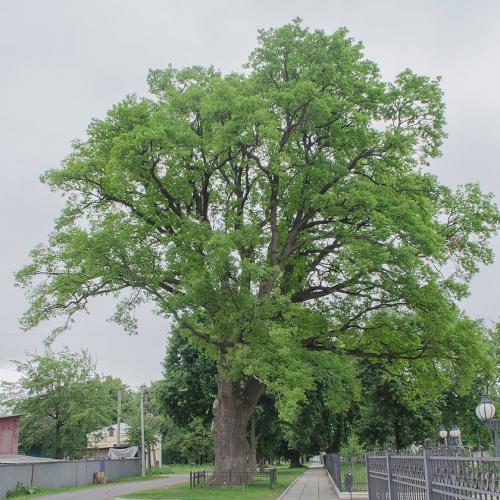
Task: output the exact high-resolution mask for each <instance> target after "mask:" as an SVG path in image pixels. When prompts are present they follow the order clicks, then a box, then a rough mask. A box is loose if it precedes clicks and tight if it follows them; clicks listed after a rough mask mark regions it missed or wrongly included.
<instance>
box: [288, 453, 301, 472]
mask: <svg viewBox="0 0 500 500" xmlns="http://www.w3.org/2000/svg"><path fill="white" fill-rule="evenodd" d="M290 467H291V468H293V467H302V464H301V463H300V453H299V452H298V451H297V450H291V451H290Z"/></svg>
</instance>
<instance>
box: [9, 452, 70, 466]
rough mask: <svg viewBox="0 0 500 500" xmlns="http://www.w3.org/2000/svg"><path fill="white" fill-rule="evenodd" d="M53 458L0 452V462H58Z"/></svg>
mask: <svg viewBox="0 0 500 500" xmlns="http://www.w3.org/2000/svg"><path fill="white" fill-rule="evenodd" d="M60 461H61V460H57V459H55V458H45V457H30V456H28V455H18V454H17V453H12V454H8V455H4V454H0V464H34V463H39V462H60Z"/></svg>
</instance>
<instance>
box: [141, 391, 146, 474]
mask: <svg viewBox="0 0 500 500" xmlns="http://www.w3.org/2000/svg"><path fill="white" fill-rule="evenodd" d="M145 389H146V387H145V385H144V384H142V385H141V467H142V477H146V454H145V451H146V450H145V444H144V390H145Z"/></svg>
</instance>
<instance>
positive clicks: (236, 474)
mask: <svg viewBox="0 0 500 500" xmlns="http://www.w3.org/2000/svg"><path fill="white" fill-rule="evenodd" d="M277 480H278V474H277V472H276V469H275V468H271V469H264V470H255V471H250V470H246V471H234V470H227V471H222V472H221V471H218V472H215V471H206V470H200V471H191V472H190V473H189V486H190V488H200V487H202V486H210V485H219V486H224V485H236V486H237V485H245V486H249V485H253V486H267V487H268V488H274V485H275V484H276V481H277Z"/></svg>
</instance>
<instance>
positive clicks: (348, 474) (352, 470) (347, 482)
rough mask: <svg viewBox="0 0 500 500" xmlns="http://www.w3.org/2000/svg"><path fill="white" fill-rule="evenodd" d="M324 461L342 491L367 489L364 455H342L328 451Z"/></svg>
mask: <svg viewBox="0 0 500 500" xmlns="http://www.w3.org/2000/svg"><path fill="white" fill-rule="evenodd" d="M323 462H324V465H325V468H326V469H327V471H328V473H329V474H330V477H331V478H332V480H333V482H334V483H335V484H336V486H337V488H338V489H339V490H340V491H347V492H352V491H367V487H368V484H367V479H366V461H365V457H364V456H363V455H360V456H358V457H349V458H346V457H342V456H340V455H338V454H336V453H327V454H326V455H324V456H323Z"/></svg>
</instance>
